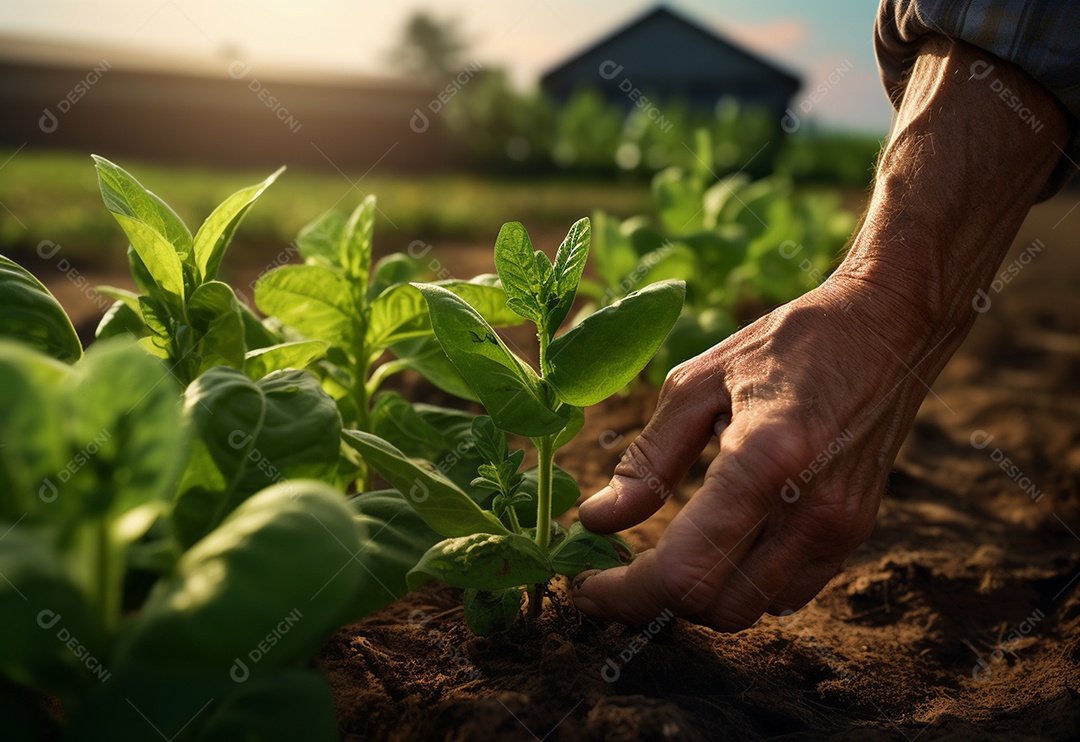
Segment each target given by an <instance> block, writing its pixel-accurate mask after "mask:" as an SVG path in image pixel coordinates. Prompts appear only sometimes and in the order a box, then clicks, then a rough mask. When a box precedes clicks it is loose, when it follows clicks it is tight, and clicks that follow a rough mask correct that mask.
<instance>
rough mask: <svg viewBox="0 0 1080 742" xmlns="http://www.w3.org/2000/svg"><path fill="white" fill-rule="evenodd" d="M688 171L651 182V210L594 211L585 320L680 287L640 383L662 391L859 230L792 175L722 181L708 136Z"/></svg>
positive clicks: (797, 291)
mask: <svg viewBox="0 0 1080 742" xmlns="http://www.w3.org/2000/svg"><path fill="white" fill-rule="evenodd" d="M694 142H695V144H694V147H693V148H689V150H688V151H691V152H692V154H693V157H692V158H691V163H690V164H689V165H688V166H686V167H669V168H666V169H664V170H662V171H660V172H659V173H657V174H656V175H655V176H654V178H653V180H652V193H653V213H652V214H651V215H641V216H635V217H631V218H629V219H618V218H616V217H613V216H611V215H609V214H607V213H605V212H603V211H597V212H594V213H593V216H592V225H593V244H592V255H593V259H594V264H595V275H594V277H593V278H591V279H589V280H586V281H584V282H583V283H582V286H581V293H582V295H583V296H586V297H588V300H587V301H586V302H585V303H584V305H583V306H582V309H581V312H582V316H588V314H589V313H591V312H593V311H595V309H596V308H597V307H603V306H608V305H610V304H611V303H613V302H617V301H619V300H621V299H622V298H623V297H625V296H627V295H628V294H630V293H632V292H635V291H639V290H640V289H641V288H643V287H644V286H648V285H649V284H651V283H653V282H656V281H664V280H670V279H677V280H681V281H683V282H685V284H686V302H685V304H684V306H683V311H682V314H681V315H680V317H679V318H678V320H677V321H676V323H675V325H674V327H673V328H672V331H671V333H670V334H669V335H668V337H667V339H666V341H665V342H664V344H663V346H662V347H661V348H660V349H659V352H658V353H657V354H656V356H655V357H654V358H653V360H652V361H651V362H650V363H649V365H648V368H647V371H646V378H647V379H648V380H649V381H650V383H652V384H654V385H657V386H658V385H660V384H661V383H662V382H663V380H664V378H665V377H666V376H667V374H668V372H669V371H671V369H672V368H674V367H675V366H676V365H678V364H679V363H681V362H683V361H685V360H687V359H689V358H692V357H694V356H696V355H698V354H699V353H702V352H704V351H705V350H707V349H709V348H711V347H712V346H713V345H715V344H716V343H718V342H720V341H721V340H723V339H724V338H726V337H727V336H728V335H730V334H731V333H733V332H734V331H735V330H736V329H737V328H738V327H739V326H740V325H741V324H743V323H745V322H746V321H748V320H750V319H753V318H755V317H757V316H760V315H761V314H764V313H765V312H766V311H767V310H769V309H771V308H772V307H774V306H778V305H780V304H783V303H785V302H788V301H790V300H792V299H794V298H796V297H798V296H800V295H801V294H803V293H805V292H806V291H809V290H810V289H812V288H814V287H815V286H817V285H818V284H820V283H821V282H822V281H824V280H825V278H826V277H827V276H828V274H829V273H830V272H831V270H832V268H833V267H834V265H835V264H836V263H837V261H838V257H839V255H840V253H841V251H842V250H843V247H844V245H845V243H846V242H847V240H848V238H849V237H850V235H851V233H852V231H853V230H854V227H855V217H854V215H853V214H851V213H850V212H848V211H845V210H844V209H842V208H841V205H840V202H839V199H838V198H837V197H836V196H835V195H822V194H819V193H812V192H810V193H808V192H799V191H797V190H796V188H795V186H794V184H793V182H792V181H791V179H790V178H787V177H784V176H780V175H772V176H769V177H766V178H761V179H758V180H752V179H751V178H750V177H749V176H747V175H746V174H745V173H737V174H734V175H729V176H726V177H721V178H718V177H717V175H716V173H717V167H716V163H715V160H714V159H713V152H714V150H715V147H714V145H713V143H712V140H711V136H710V135H709V133H708V132H707V131H704V130H698V131H697V132H696V133H695V139H694Z"/></svg>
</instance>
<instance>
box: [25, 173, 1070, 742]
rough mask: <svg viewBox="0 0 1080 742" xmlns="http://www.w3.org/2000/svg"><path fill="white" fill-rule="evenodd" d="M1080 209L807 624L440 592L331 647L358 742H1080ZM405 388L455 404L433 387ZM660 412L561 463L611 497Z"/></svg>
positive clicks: (932, 415)
mask: <svg viewBox="0 0 1080 742" xmlns="http://www.w3.org/2000/svg"><path fill="white" fill-rule="evenodd" d="M1078 198H1080V196H1078V194H1076V193H1066V194H1064V195H1061V196H1058V197H1056V198H1055V199H1053V200H1051V201H1050V202H1048V203H1046V204H1043V205H1040V206H1038V207H1036V209H1035V210H1033V212H1032V214H1031V216H1030V217H1029V219H1028V220H1027V222H1026V223H1025V226H1024V229H1023V230H1022V232H1021V234H1020V235H1019V237H1018V238H1017V241H1016V244H1015V245H1014V249H1013V253H1012V254H1011V255H1010V256H1009V257H1008V258H1007V259H1006V262H1005V266H1008V265H1010V264H1012V263H1013V261H1014V260H1021V261H1023V260H1024V259H1023V258H1022V255H1023V254H1024V252H1025V250H1027V249H1028V248H1030V247H1031V245H1032V243H1033V241H1034V240H1036V239H1039V240H1041V244H1043V245H1044V247H1043V249H1041V250H1040V251H1038V252H1037V253H1035V254H1033V255H1032V254H1029V257H1028V259H1027V260H1026V261H1025V262H1018V263H1017V264H1016V265H1017V266H1018V267H1019V272H1018V274H1017V275H1016V276H1015V278H1014V279H1013V280H1011V281H1009V282H1008V283H1003V284H1002V285H1001V287H1000V291H992V292H991V293H990V295H989V296H990V298H991V300H992V306H991V308H990V311H988V312H987V313H986V314H984V315H983V316H982V317H980V319H979V321H978V322H977V323H976V325H975V328H974V330H973V332H972V334H971V336H970V337H969V338H968V340H967V341H966V343H965V344H964V345H963V347H962V348H961V349H960V351H959V352H958V353H957V355H956V356H955V357H954V359H953V360H952V362H951V363H950V364H949V365H948V366H947V367H946V369H945V370H944V371H943V373H942V374H941V376H940V378H939V379H938V380H937V382H936V383H935V384H934V385H933V390H932V393H931V394H930V395H929V396H928V397H927V400H926V402H925V404H924V405H923V407H922V410H921V412H920V415H919V417H918V420H917V422H916V424H915V427H914V429H913V430H912V432H911V434H910V435H909V436H908V439H907V441H906V442H905V445H904V447H903V449H902V451H901V452H900V455H899V457H898V459H897V462H896V464H895V467H894V470H893V472H892V475H891V477H890V481H889V486H888V491H887V495H886V498H885V500H884V501H883V504H882V506H881V510H880V513H879V517H878V522H877V528H876V530H875V531H874V533H873V535H872V536H871V538H870V539H869V540H868V541H867V542H866V543H865V544H864V545H863V546H862V547H860V548H859V549H858V550H857V551H856V552H855V553H854V554H853V555H852V556H851V558H850V559H849V561H848V563H847V565H846V567H845V569H844V571H843V572H842V573H841V574H840V575H838V576H837V577H836V578H835V579H834V580H833V581H832V582H831V583H830V584H829V586H828V587H826V589H825V590H824V591H823V592H822V593H821V594H820V595H819V596H818V597H817V598H816V599H815V600H814V601H812V602H811V603H810V604H809V605H808V606H807V607H805V608H804V609H802V610H801V611H799V612H798V613H796V614H794V615H792V616H788V617H785V618H777V617H770V616H767V617H765V618H763V619H762V620H761V621H759V622H758V624H757V625H756V626H754V627H752V628H750V629H748V630H746V631H743V632H741V633H738V634H719V633H716V632H713V631H711V630H708V629H704V628H701V627H697V626H694V625H692V624H689V623H687V622H684V621H682V620H678V619H673V620H671V621H667V622H664V625H663V626H659V625H657V624H658V623H660V622H657V623H654V624H652V625H650V626H649V627H645V629H642V628H641V627H638V628H627V627H624V626H620V625H616V624H611V623H609V622H606V621H599V620H595V619H591V618H587V617H584V616H582V615H581V614H579V613H578V612H577V611H576V610H575V609H574V608H573V606H572V603H571V602H570V601H569V599H568V598H567V596H566V586H565V585H561V586H560V585H556V590H555V594H554V596H553V597H552V598H551V599H550V600H549V601H548V604H547V605H546V607H545V611H544V613H543V614H542V616H541V618H540V619H539V620H538V621H537V622H535V623H534V624H532V625H528V626H526V625H524V624H522V623H520V622H519V624H518V625H517V627H516V628H515V629H514V630H513V631H512V632H510V633H508V634H505V635H502V636H495V637H488V638H480V637H475V636H473V635H472V634H470V632H469V631H468V629H467V628H466V627H465V623H464V619H463V615H462V611H461V608H460V605H461V595H460V593H459V592H458V591H455V590H452V589H450V588H447V587H445V586H439V585H428V586H426V587H425V588H423V589H421V590H419V591H417V592H415V593H412V594H410V595H408V596H406V597H405V598H404V599H402V600H399V601H397V602H396V603H394V604H392V605H390V606H388V607H387V608H385V609H384V610H382V611H380V612H378V613H376V614H374V615H372V616H370V617H368V618H367V619H366V620H364V621H362V622H360V623H357V624H355V625H351V626H348V627H345V628H343V629H342V630H341V631H339V632H338V633H337V634H336V635H335V636H333V637H332V638H331V639H330V641H329V642H327V644H326V645H325V647H324V648H323V650H322V652H321V654H320V656H319V658H318V663H319V665H320V666H321V667H322V668H323V669H324V670H325V672H326V673H327V676H328V677H329V679H330V682H331V685H332V687H333V690H334V695H335V702H336V705H337V710H338V714H339V719H340V730H341V735H342V738H343V739H345V740H350V741H351V740H415V739H444V740H474V739H480V740H486V739H498V740H533V741H535V740H543V741H544V742H546V741H547V740H552V742H556V741H558V740H579V739H595V740H627V741H629V740H667V739H671V740H713V739H748V740H756V739H791V740H795V739H798V740H803V739H812V740H821V739H838V740H839V739H843V740H862V739H875V740H876V739H897V740H908V741H909V742H912V741H913V740H914V739H916V738H918V739H920V740H976V739H978V740H984V739H991V740H1005V739H1018V738H1023V739H1032V738H1038V739H1047V740H1073V739H1076V738H1077V737H1078V734H1080V696H1078V689H1080V536H1078V535H1077V534H1080V384H1078V380H1080V249H1078V247H1080V246H1078V245H1077V244H1076V242H1077V239H1076V234H1077V231H1078V229H1080V208H1077V200H1078ZM535 238H536V235H534V239H535ZM535 241H536V243H537V244H538V245H539V244H546V243H547V242H551V244H552V245H555V244H557V241H558V236H556V237H554V239H553V240H547V239H545V240H544V242H541V240H540V239H535ZM489 251H490V245H484V246H463V245H438V246H436V249H435V250H433V251H432V253H431V255H432V257H433V258H434V257H437V258H438V259H439V260H440V261H442V262H441V264H442V265H443V266H444V267H445V269H446V270H447V271H448V272H449V274H450V275H459V276H465V275H472V274H474V273H476V272H481V271H485V270H490V269H491V266H490V263H489V262H487V263H486V264H485V258H484V256H489V255H490V252H489ZM488 260H489V259H488ZM1005 266H1003V270H1004V269H1005ZM28 267H30V268H31V269H32V270H34V272H35V273H36V274H37V275H38V276H40V277H42V278H43V279H44V280H46V282H47V283H48V284H49V286H50V288H51V289H52V290H53V291H54V293H56V294H57V295H58V296H59V298H60V299H61V302H62V303H64V305H65V306H66V307H67V308H68V310H69V312H72V313H73V314H74V315H75V316H76V324H77V326H78V327H79V328H80V330H81V332H83V333H84V334H86V335H90V334H92V331H93V327H94V325H95V324H96V316H98V315H99V314H100V312H99V311H96V310H94V309H93V304H92V301H91V299H92V297H90V296H88V295H87V293H86V292H85V291H83V290H82V288H81V287H80V286H77V285H76V283H75V282H74V279H73V278H71V276H70V275H68V276H67V277H66V278H65V276H64V275H63V274H61V273H55V274H54V275H53V277H52V280H48V277H49V275H50V271H49V269H48V267H47V266H36V265H30V266H28ZM257 272H258V268H257V267H253V268H252V269H244V268H240V269H238V270H236V272H235V274H234V276H232V277H231V280H232V281H233V282H234V283H235V284H236V285H240V286H243V285H246V284H247V280H246V279H247V278H249V277H254V275H256V273H257ZM85 278H86V279H87V280H88V283H89V285H93V284H94V283H97V282H99V280H101V281H102V282H109V283H114V284H123V285H129V282H128V281H126V280H124V279H122V278H120V277H117V276H107V277H106V276H96V275H86V276H85ZM240 278H243V279H244V280H240ZM84 339H88V338H84ZM517 339H518V340H520V341H521V343H523V344H524V343H526V342H528V340H529V338H528V337H527V336H523V337H521V338H517ZM400 383H401V384H402V385H403V387H404V389H405V392H406V393H407V394H409V395H410V396H411V397H412V398H426V399H428V400H430V401H436V402H439V401H443V400H441V399H439V398H438V396H437V395H433V394H432V393H431V389H430V388H429V387H427V386H426V385H425V384H423V383H422V381H420V380H417V379H410V378H409V377H402V379H401V380H400ZM655 399H656V393H655V391H650V390H648V389H645V388H640V389H638V390H636V391H635V393H633V394H632V395H630V396H629V397H623V398H615V399H612V400H608V401H607V402H606V403H605V404H602V405H599V406H598V407H596V408H594V409H591V410H589V413H588V418H587V427H586V429H585V431H584V432H583V433H582V434H581V436H580V437H579V439H578V441H577V442H575V444H574V445H573V446H571V447H569V448H568V449H565V450H564V451H562V452H560V455H559V457H558V462H559V463H560V465H561V466H563V467H564V468H566V469H568V470H569V471H571V472H572V473H573V474H574V475H575V476H576V477H577V478H578V479H579V481H580V482H581V484H582V490H583V491H584V492H586V493H591V492H592V491H595V490H596V489H598V488H599V487H600V486H602V485H603V484H604V483H605V482H606V479H607V477H608V476H609V474H610V472H611V469H612V468H613V467H614V464H615V462H616V460H617V458H618V456H619V454H620V452H621V451H622V450H623V449H624V448H625V446H626V445H627V444H628V443H629V442H630V441H631V440H632V438H633V436H634V435H635V434H636V433H637V432H638V431H639V430H640V429H641V427H642V425H643V423H644V421H646V420H647V419H648V416H649V414H650V412H651V410H652V408H653V406H654V405H655ZM989 436H993V438H992V439H991V438H990V437H989ZM973 441H974V444H973ZM975 444H978V445H975ZM980 446H981V447H980ZM715 450H716V449H715V444H714V446H713V447H712V449H711V450H707V451H706V452H705V454H704V455H703V457H702V459H701V461H700V462H699V464H698V466H696V467H695V469H694V470H693V471H692V472H691V473H690V475H689V476H688V478H687V480H686V482H684V483H683V485H682V486H681V487H680V489H679V491H678V492H677V494H676V496H675V497H673V498H672V499H671V500H669V502H668V503H667V504H666V505H665V506H664V508H663V509H662V510H661V511H660V512H659V513H658V514H657V515H656V516H654V517H653V518H652V519H650V520H649V521H647V522H646V523H644V524H642V525H641V526H639V527H637V528H634V529H633V530H631V531H630V532H629V533H628V534H627V535H628V537H629V538H630V539H631V541H632V542H633V543H634V545H635V546H636V547H638V548H645V547H647V546H650V545H653V544H655V542H656V539H657V538H658V536H659V534H660V533H661V532H662V531H663V528H664V526H665V524H666V523H667V522H669V521H670V519H671V517H672V516H673V515H674V514H675V513H677V512H678V510H679V508H680V507H681V506H682V504H683V503H685V502H686V500H687V499H688V498H689V497H690V496H692V494H693V492H694V491H695V489H696V487H697V486H698V485H699V484H700V482H701V478H702V476H703V473H704V470H705V466H706V465H707V463H708V461H709V460H710V458H711V456H712V455H713V454H714V453H715ZM1010 467H1015V469H1012V468H1010ZM572 519H573V513H570V514H568V516H567V518H565V520H567V521H568V522H569V521H570V520H572Z"/></svg>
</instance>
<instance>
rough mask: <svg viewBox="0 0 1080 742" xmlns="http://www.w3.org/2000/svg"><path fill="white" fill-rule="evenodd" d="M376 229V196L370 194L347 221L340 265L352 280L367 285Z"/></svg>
mask: <svg viewBox="0 0 1080 742" xmlns="http://www.w3.org/2000/svg"><path fill="white" fill-rule="evenodd" d="M374 231H375V196H374V195H369V196H366V197H365V198H364V200H363V201H362V202H361V203H360V205H359V206H357V207H356V208H355V209H354V210H353V213H352V214H351V215H350V216H349V220H348V221H347V222H346V223H345V234H344V239H343V241H342V243H341V250H342V252H341V261H340V263H339V265H341V267H342V268H343V269H344V271H345V274H346V275H347V276H348V277H349V279H350V280H351V281H353V282H354V283H356V284H358V285H360V286H367V284H368V276H369V274H370V273H371V252H372V237H373V234H374Z"/></svg>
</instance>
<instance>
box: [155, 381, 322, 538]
mask: <svg viewBox="0 0 1080 742" xmlns="http://www.w3.org/2000/svg"><path fill="white" fill-rule="evenodd" d="M184 397H185V404H184V413H185V417H186V418H187V420H188V421H189V422H190V424H191V428H192V430H193V431H194V432H195V433H196V436H195V439H194V441H193V442H192V454H191V457H190V458H189V459H188V464H187V467H186V469H185V470H184V474H183V477H182V479H181V481H180V485H179V488H178V491H177V496H176V505H175V507H174V509H173V528H174V529H175V532H176V535H177V537H178V538H179V540H180V541H181V543H182V544H184V545H185V546H187V545H190V544H192V543H194V542H195V541H197V540H198V539H200V538H202V537H203V536H205V535H206V534H207V533H208V532H210V531H211V530H212V529H214V528H215V527H217V525H218V524H219V523H221V521H222V519H223V518H224V517H225V516H226V515H228V514H229V513H230V512H232V510H233V509H235V508H236V506H237V505H238V504H240V503H241V502H242V501H243V500H245V499H247V498H248V497H250V496H251V495H253V494H254V493H256V492H258V491H259V490H261V489H263V488H264V487H269V486H270V485H272V484H275V483H276V482H280V481H282V480H285V479H319V480H323V481H333V480H334V476H335V474H336V471H337V466H338V459H339V450H340V437H341V416H340V414H339V413H338V409H337V406H336V405H335V404H334V400H332V399H331V398H330V397H329V396H327V394H326V393H325V392H323V390H322V389H321V388H320V386H319V382H318V380H317V379H316V378H315V377H314V376H312V375H311V374H310V373H308V372H307V371H297V370H295V369H290V370H288V371H274V372H271V373H270V374H268V375H267V376H265V377H263V378H262V379H260V380H259V381H257V382H256V381H252V380H251V379H249V378H248V377H247V376H245V375H244V374H242V373H240V372H239V371H236V370H234V369H231V368H225V367H218V368H214V369H211V370H209V371H207V372H206V373H205V374H203V375H202V376H200V377H199V378H198V379H196V380H195V381H194V382H192V384H191V385H190V386H189V387H188V388H187V390H186V392H185V393H184Z"/></svg>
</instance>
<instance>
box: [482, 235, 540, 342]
mask: <svg viewBox="0 0 1080 742" xmlns="http://www.w3.org/2000/svg"><path fill="white" fill-rule="evenodd" d="M546 259H547V258H545V260H546ZM495 269H496V270H497V271H498V272H499V279H500V280H501V281H502V285H503V289H504V290H505V291H506V295H507V296H509V297H510V299H511V301H512V303H511V304H510V307H511V308H512V309H513V310H514V311H515V312H517V313H518V314H520V315H521V316H522V317H524V318H525V319H530V320H532V321H533V322H537V323H539V322H541V321H542V320H543V317H544V308H543V307H542V306H541V305H540V302H539V300H538V298H539V295H540V292H541V290H542V289H543V283H544V281H543V275H542V274H541V272H540V270H539V267H538V263H537V261H536V256H535V253H534V252H533V246H532V242H531V241H530V240H529V233H528V232H526V231H525V227H524V226H523V225H522V224H521V223H520V222H507V223H506V224H504V225H503V226H502V229H500V230H499V236H498V237H497V238H496V239H495Z"/></svg>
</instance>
